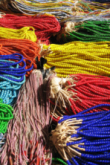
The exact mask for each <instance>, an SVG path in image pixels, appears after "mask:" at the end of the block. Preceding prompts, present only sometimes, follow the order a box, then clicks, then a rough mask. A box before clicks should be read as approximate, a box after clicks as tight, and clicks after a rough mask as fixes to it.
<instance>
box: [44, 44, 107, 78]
mask: <svg viewBox="0 0 110 165" xmlns="http://www.w3.org/2000/svg"><path fill="white" fill-rule="evenodd" d="M43 49H44V50H45V49H50V53H48V54H47V55H46V56H45V58H46V59H47V64H45V68H50V67H52V66H56V69H55V71H56V73H57V76H58V77H67V75H70V74H78V73H83V74H93V75H105V76H110V42H109V41H108V42H88V43H85V42H80V41H77V42H70V43H66V44H64V45H56V44H51V45H50V46H47V45H43Z"/></svg>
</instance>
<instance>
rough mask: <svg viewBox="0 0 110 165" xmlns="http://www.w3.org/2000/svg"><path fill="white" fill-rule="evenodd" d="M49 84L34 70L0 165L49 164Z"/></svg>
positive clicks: (17, 108)
mask: <svg viewBox="0 0 110 165" xmlns="http://www.w3.org/2000/svg"><path fill="white" fill-rule="evenodd" d="M44 91H48V92H49V89H48V82H47V83H45V85H43V78H42V74H41V72H40V71H37V70H34V71H33V72H32V73H31V74H30V76H29V78H28V80H27V81H26V82H25V84H23V86H22V88H21V89H20V91H19V95H18V99H17V102H16V104H15V106H14V119H13V120H11V122H10V123H9V127H8V132H7V136H6V143H5V145H4V148H3V151H2V153H1V159H0V163H1V164H2V165H5V164H8V163H9V164H11V163H12V164H15V165H18V164H19V165H27V163H28V165H32V164H38V165H39V164H42V165H45V164H46V163H48V164H49V165H51V162H52V155H51V151H50V149H49V148H48V144H49V143H48V141H47V140H46V139H48V137H49V132H48V131H49V119H50V112H49V99H48V98H49V96H48V94H49V93H46V94H44Z"/></svg>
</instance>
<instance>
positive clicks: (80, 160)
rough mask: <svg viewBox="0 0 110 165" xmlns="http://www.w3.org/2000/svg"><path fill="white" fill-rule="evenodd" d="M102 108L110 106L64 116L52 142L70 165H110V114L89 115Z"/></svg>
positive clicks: (53, 134) (103, 112)
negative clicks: (92, 111) (91, 111)
mask: <svg viewBox="0 0 110 165" xmlns="http://www.w3.org/2000/svg"><path fill="white" fill-rule="evenodd" d="M102 106H107V107H110V104H100V105H97V106H94V107H91V108H89V109H87V110H85V111H84V112H81V113H79V114H76V115H73V116H63V118H61V119H60V120H59V122H58V124H57V127H56V128H55V130H52V131H51V134H52V136H51V138H50V140H51V141H52V142H53V144H54V146H55V148H56V149H57V151H58V152H59V154H60V155H61V156H62V158H63V159H64V160H65V161H66V162H67V164H68V165H73V164H75V165H83V164H88V165H90V164H94V165H99V164H105V165H109V164H110V143H109V141H110V133H109V131H110V127H109V125H110V111H100V112H94V113H87V112H89V111H90V110H93V109H94V108H97V107H102ZM85 113H86V114H85Z"/></svg>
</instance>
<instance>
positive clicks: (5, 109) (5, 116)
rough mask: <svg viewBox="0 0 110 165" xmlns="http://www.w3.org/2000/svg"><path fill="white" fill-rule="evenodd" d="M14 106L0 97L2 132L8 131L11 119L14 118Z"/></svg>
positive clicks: (0, 130) (0, 131) (0, 128)
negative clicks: (5, 102)
mask: <svg viewBox="0 0 110 165" xmlns="http://www.w3.org/2000/svg"><path fill="white" fill-rule="evenodd" d="M12 112H13V108H12V107H11V106H10V105H7V104H4V103H3V102H2V99H0V133H6V131H7V126H8V122H9V120H11V119H13V113H12Z"/></svg>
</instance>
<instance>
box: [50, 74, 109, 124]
mask: <svg viewBox="0 0 110 165" xmlns="http://www.w3.org/2000/svg"><path fill="white" fill-rule="evenodd" d="M109 82H110V78H109V77H104V76H92V75H84V74H77V75H71V76H69V77H68V78H64V79H63V78H62V79H61V78H58V77H53V78H52V79H51V83H50V91H51V92H50V103H51V104H50V105H51V108H50V110H51V115H52V116H53V121H55V122H57V121H58V120H59V116H60V117H61V116H63V115H73V114H77V113H79V112H81V111H83V110H84V109H87V108H90V107H91V106H95V105H97V104H102V103H106V104H107V103H109V102H110V97H109V93H110V83H109ZM55 107H56V108H55ZM103 108H104V109H103ZM100 109H101V110H108V109H107V108H106V107H102V108H97V109H94V111H100ZM91 112H92V111H91Z"/></svg>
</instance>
